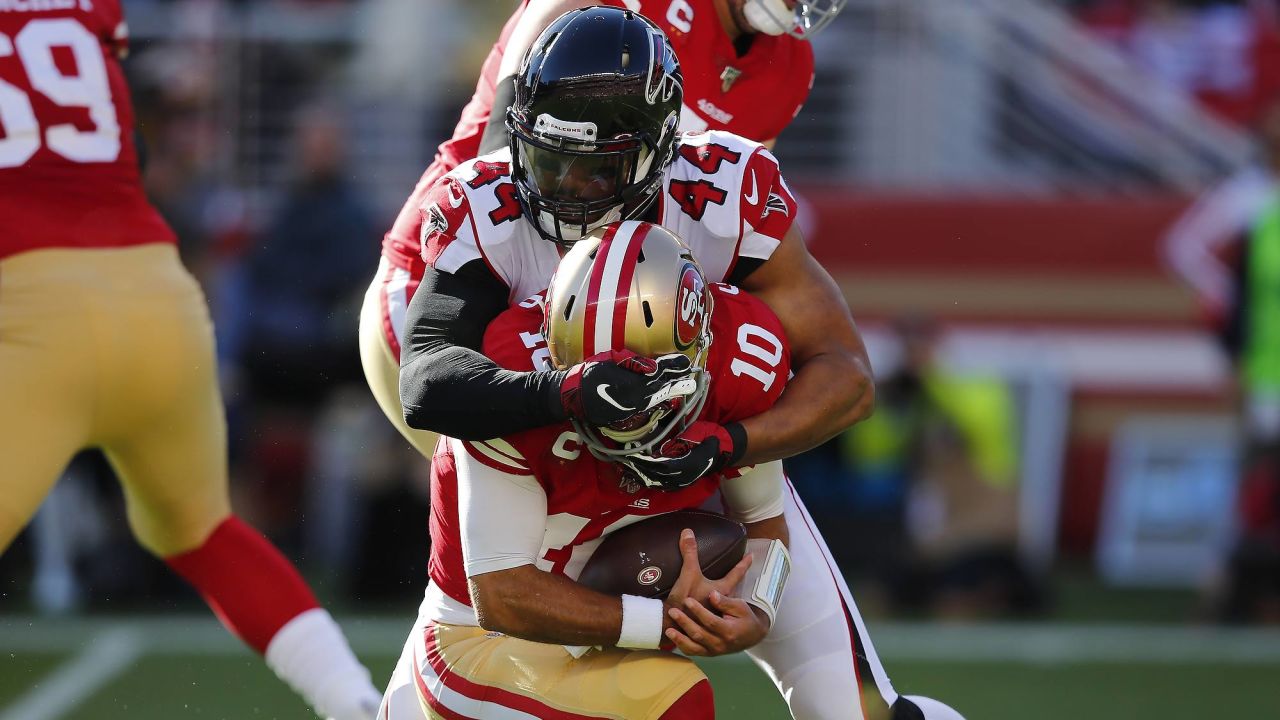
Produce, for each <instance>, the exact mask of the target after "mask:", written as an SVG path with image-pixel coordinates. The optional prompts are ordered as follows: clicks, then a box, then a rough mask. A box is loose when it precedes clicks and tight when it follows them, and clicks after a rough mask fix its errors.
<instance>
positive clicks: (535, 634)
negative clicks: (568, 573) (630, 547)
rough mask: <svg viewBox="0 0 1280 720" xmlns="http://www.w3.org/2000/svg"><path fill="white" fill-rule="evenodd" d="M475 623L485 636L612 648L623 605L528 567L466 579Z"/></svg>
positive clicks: (613, 598) (615, 597) (612, 597)
mask: <svg viewBox="0 0 1280 720" xmlns="http://www.w3.org/2000/svg"><path fill="white" fill-rule="evenodd" d="M471 598H472V603H473V605H474V606H475V609H476V618H477V621H478V622H479V623H480V626H481V627H483V628H484V629H486V630H491V631H494V632H500V633H504V634H506V635H510V636H512V637H518V638H521V639H523V640H530V641H533V642H543V643H554V644H560V645H587V646H590V645H604V646H612V645H615V644H617V642H618V636H619V635H620V633H621V632H622V599H621V598H620V597H617V596H611V595H605V594H603V593H599V592H596V591H595V590H591V589H590V588H588V587H586V586H585V585H579V584H578V583H576V582H574V581H572V580H569V579H568V578H565V577H563V576H560V575H552V574H551V573H548V572H543V571H542V570H539V569H537V568H535V567H534V566H532V565H524V566H521V567H518V568H513V569H511V570H503V571H500V572H496V573H487V574H484V575H477V576H475V577H473V578H471Z"/></svg>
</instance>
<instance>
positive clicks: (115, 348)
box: [0, 244, 231, 556]
mask: <svg viewBox="0 0 1280 720" xmlns="http://www.w3.org/2000/svg"><path fill="white" fill-rule="evenodd" d="M226 444H227V441H226V422H225V420H224V418H223V410H222V400H221V398H220V397H219V394H218V382H217V368H216V364H215V360H214V345H213V325H212V323H211V322H210V320H209V314H208V311H207V308H206V306H205V300H204V295H203V293H202V292H201V291H200V287H199V285H198V284H197V283H196V281H195V279H194V278H192V277H191V276H190V275H189V274H188V273H187V272H186V270H185V269H184V268H183V267H182V264H181V262H180V261H179V260H178V254H177V250H176V248H174V247H173V246H171V245H159V244H158V245H142V246H137V247H131V248H111V249H74V250H72V249H49V250H37V251H32V252H26V253H21V254H18V255H15V256H13V257H9V258H6V259H4V260H0V552H3V551H4V550H5V549H6V548H8V546H9V544H10V543H12V542H13V539H14V537H15V536H16V535H17V534H18V532H19V531H20V530H21V529H22V527H23V526H24V525H26V523H27V522H28V521H29V520H30V519H31V516H32V515H33V514H34V513H35V511H36V509H37V508H38V507H39V505H40V502H41V501H42V500H43V499H44V497H45V495H46V494H47V493H48V492H49V488H50V487H51V486H52V485H53V483H54V482H55V481H56V480H57V479H58V476H59V475H60V474H61V472H62V470H63V469H64V468H65V467H66V465H67V462H68V461H69V460H70V459H71V457H72V456H73V455H75V453H76V452H78V451H79V450H81V449H84V448H90V447H98V448H101V449H102V450H103V451H104V452H105V454H106V456H107V459H108V460H109V461H110V463H111V465H112V466H113V467H114V468H115V471H116V474H117V475H118V476H119V478H120V481H121V483H122V484H123V486H124V496H125V502H126V506H127V509H128V517H129V524H130V526H131V527H132V528H133V532H134V534H135V535H136V536H137V538H138V540H139V541H140V542H141V543H142V545H143V546H144V547H146V548H147V549H148V550H150V551H151V552H153V553H155V554H157V555H160V556H169V555H174V554H176V553H180V552H183V551H186V550H190V549H193V548H196V547H198V546H200V545H201V543H203V542H204V540H205V538H206V537H207V536H208V535H209V534H210V533H211V532H212V531H213V529H214V528H215V527H216V526H217V525H218V523H219V522H221V521H222V520H223V519H224V518H226V517H227V515H228V514H230V512H231V508H230V503H229V500H228V497H227V458H226Z"/></svg>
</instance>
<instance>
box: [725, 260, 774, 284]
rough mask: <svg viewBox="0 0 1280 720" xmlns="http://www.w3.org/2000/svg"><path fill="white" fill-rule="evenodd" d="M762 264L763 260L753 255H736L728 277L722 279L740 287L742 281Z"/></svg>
mask: <svg viewBox="0 0 1280 720" xmlns="http://www.w3.org/2000/svg"><path fill="white" fill-rule="evenodd" d="M763 264H764V260H761V259H760V258H753V257H742V256H741V255H740V256H738V261H737V262H736V263H734V264H733V268H731V269H730V270H729V277H727V278H725V279H724V281H725V282H726V283H729V284H730V285H734V286H738V287H740V286H741V285H742V282H743V281H744V280H746V279H747V277H749V276H750V275H751V273H753V272H755V271H756V268H758V267H760V266H761V265H763Z"/></svg>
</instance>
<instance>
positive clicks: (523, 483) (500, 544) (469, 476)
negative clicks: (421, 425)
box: [449, 439, 547, 577]
mask: <svg viewBox="0 0 1280 720" xmlns="http://www.w3.org/2000/svg"><path fill="white" fill-rule="evenodd" d="M449 442H450V443H452V444H453V447H452V450H453V457H454V462H455V463H456V467H457V474H458V527H459V535H460V536H461V540H462V562H463V567H464V568H465V570H466V573H467V577H474V576H476V575H482V574H484V573H490V572H497V571H499V570H509V569H511V568H515V567H520V566H521V565H533V564H535V562H536V561H537V559H538V553H539V551H540V550H541V548H542V541H543V536H544V535H545V533H546V527H547V494H546V492H545V491H544V490H543V488H542V486H541V485H540V484H539V483H538V481H537V480H536V479H535V478H534V477H533V473H532V472H531V471H530V470H529V468H528V463H527V462H526V461H525V460H524V458H523V457H521V456H520V453H519V452H518V451H517V450H516V449H515V448H514V447H513V446H511V445H510V444H508V443H506V442H503V441H501V440H488V441H484V442H467V441H462V440H454V439H450V440H449Z"/></svg>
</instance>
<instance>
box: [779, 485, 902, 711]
mask: <svg viewBox="0 0 1280 720" xmlns="http://www.w3.org/2000/svg"><path fill="white" fill-rule="evenodd" d="M787 491H788V492H790V493H791V499H792V501H793V502H795V503H796V506H797V507H798V508H803V507H804V506H803V505H800V499H799V497H797V496H796V489H795V487H793V486H792V485H791V482H790V481H789V480H788V481H787ZM800 517H801V518H803V519H804V524H805V529H806V530H808V532H809V535H811V536H812V537H813V540H814V542H815V543H817V544H818V545H819V546H821V545H822V536H821V535H819V534H818V532H817V530H815V529H814V528H813V525H812V524H810V521H809V517H808V514H807V513H804V512H801V513H800ZM823 563H824V564H825V565H826V566H827V572H828V573H829V574H830V575H831V584H832V585H835V586H836V588H837V590H836V594H837V595H839V596H840V609H841V610H842V611H843V612H844V621H845V626H846V627H847V628H848V632H849V648H850V649H851V650H853V676H854V678H855V679H856V680H857V683H858V707H859V709H861V710H862V717H864V718H869V717H871V716H870V715H868V714H867V701H866V693H865V688H864V686H863V684H862V676H863V675H864V674H865V675H869V676H871V675H872V673H871V667H870V665H868V666H867V667H866V668H863V667H862V665H863V664H864V663H865V662H866V659H865V657H864V654H865V653H864V652H863V650H862V638H861V636H859V635H858V625H857V623H856V622H854V620H853V613H852V611H851V610H850V609H849V605H848V603H846V602H845V600H844V593H841V592H840V591H839V589H838V588H839V586H840V583H838V582H837V581H836V576H835V574H836V573H837V572H839V571H838V570H837V569H836V568H833V567H831V564H830V563H828V562H826V557H825V556H824V557H823ZM868 679H870V680H871V681H872V687H873V688H875V678H874V676H872V677H869V678H868ZM876 695H877V697H878V696H879V691H878V690H877V691H876ZM881 702H884V699H883V698H881Z"/></svg>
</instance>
